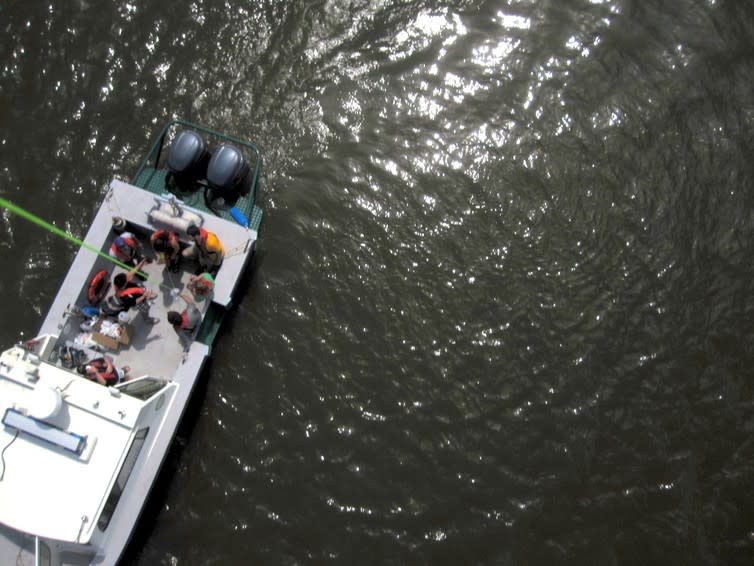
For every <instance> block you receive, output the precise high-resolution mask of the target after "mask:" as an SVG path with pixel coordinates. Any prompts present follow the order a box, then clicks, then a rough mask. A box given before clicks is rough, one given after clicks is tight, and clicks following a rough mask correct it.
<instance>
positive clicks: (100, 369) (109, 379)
mask: <svg viewBox="0 0 754 566" xmlns="http://www.w3.org/2000/svg"><path fill="white" fill-rule="evenodd" d="M87 365H89V366H92V367H94V371H96V372H97V375H98V376H99V377H101V378H102V379H104V380H105V383H106V384H107V385H111V384H113V383H114V382H116V381H117V380H118V375H117V374H116V373H115V366H113V369H112V370H110V371H109V372H106V373H105V370H107V362H106V361H105V360H104V359H103V358H97V359H96V360H92V361H90V362H88V363H87Z"/></svg>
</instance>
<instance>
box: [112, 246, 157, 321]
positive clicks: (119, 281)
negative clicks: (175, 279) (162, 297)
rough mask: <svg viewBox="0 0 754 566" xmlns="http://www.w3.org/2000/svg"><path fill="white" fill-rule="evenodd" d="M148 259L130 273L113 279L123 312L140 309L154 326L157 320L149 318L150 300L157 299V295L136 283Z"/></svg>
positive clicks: (121, 274) (117, 299) (117, 301)
mask: <svg viewBox="0 0 754 566" xmlns="http://www.w3.org/2000/svg"><path fill="white" fill-rule="evenodd" d="M146 261H147V260H146V259H142V260H141V261H140V262H139V263H138V264H136V267H134V268H133V269H131V271H129V272H128V273H118V275H116V276H115V277H114V278H113V287H114V288H115V295H114V296H115V303H116V304H117V305H119V306H120V307H121V310H123V311H127V310H129V309H131V308H133V307H139V308H140V309H141V312H142V313H144V316H145V318H146V320H147V322H149V323H152V324H154V323H155V322H157V319H153V318H150V317H149V302H148V301H149V299H152V298H154V297H156V296H157V295H156V293H154V292H152V291H147V290H146V289H145V288H144V286H143V285H140V284H139V283H136V282H135V281H134V279H135V277H136V274H137V273H138V272H139V270H140V269H141V268H142V266H143V265H144V263H146Z"/></svg>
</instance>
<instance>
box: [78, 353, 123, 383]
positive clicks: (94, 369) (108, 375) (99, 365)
mask: <svg viewBox="0 0 754 566" xmlns="http://www.w3.org/2000/svg"><path fill="white" fill-rule="evenodd" d="M130 370H131V368H129V367H128V366H123V367H122V368H118V367H115V365H114V364H113V361H112V360H111V359H110V358H109V357H108V356H103V357H101V358H95V359H93V360H89V361H88V362H86V363H85V364H81V365H80V366H79V367H78V368H76V371H78V372H79V373H80V374H81V375H83V376H85V377H86V378H88V379H91V380H92V381H96V382H97V383H99V384H100V385H116V384H117V383H120V382H121V381H123V380H125V379H128V372H129V371H130Z"/></svg>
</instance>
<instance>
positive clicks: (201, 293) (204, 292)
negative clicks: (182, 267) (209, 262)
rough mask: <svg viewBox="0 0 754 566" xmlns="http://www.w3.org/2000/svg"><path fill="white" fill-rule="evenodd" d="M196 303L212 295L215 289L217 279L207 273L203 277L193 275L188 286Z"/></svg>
mask: <svg viewBox="0 0 754 566" xmlns="http://www.w3.org/2000/svg"><path fill="white" fill-rule="evenodd" d="M186 286H187V287H188V290H189V291H191V294H192V295H193V297H194V300H195V301H203V300H205V299H206V298H207V297H209V296H210V295H211V294H212V289H213V288H214V287H215V278H214V277H212V274H210V273H207V272H206V271H205V272H204V273H202V274H201V275H192V276H191V278H190V279H189V282H188V284H187V285H186Z"/></svg>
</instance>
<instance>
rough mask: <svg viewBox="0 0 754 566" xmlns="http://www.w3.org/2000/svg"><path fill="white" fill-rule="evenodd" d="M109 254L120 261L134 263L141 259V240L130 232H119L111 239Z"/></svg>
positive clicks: (128, 263) (127, 263)
mask: <svg viewBox="0 0 754 566" xmlns="http://www.w3.org/2000/svg"><path fill="white" fill-rule="evenodd" d="M109 254H110V257H113V258H115V259H117V260H118V261H120V262H121V263H125V264H126V265H136V263H137V262H139V261H141V259H142V255H141V242H139V240H137V239H136V236H134V234H133V233H132V232H127V231H126V232H121V233H120V234H119V235H118V236H116V237H115V239H114V240H113V243H112V245H111V246H110V252H109Z"/></svg>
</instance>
